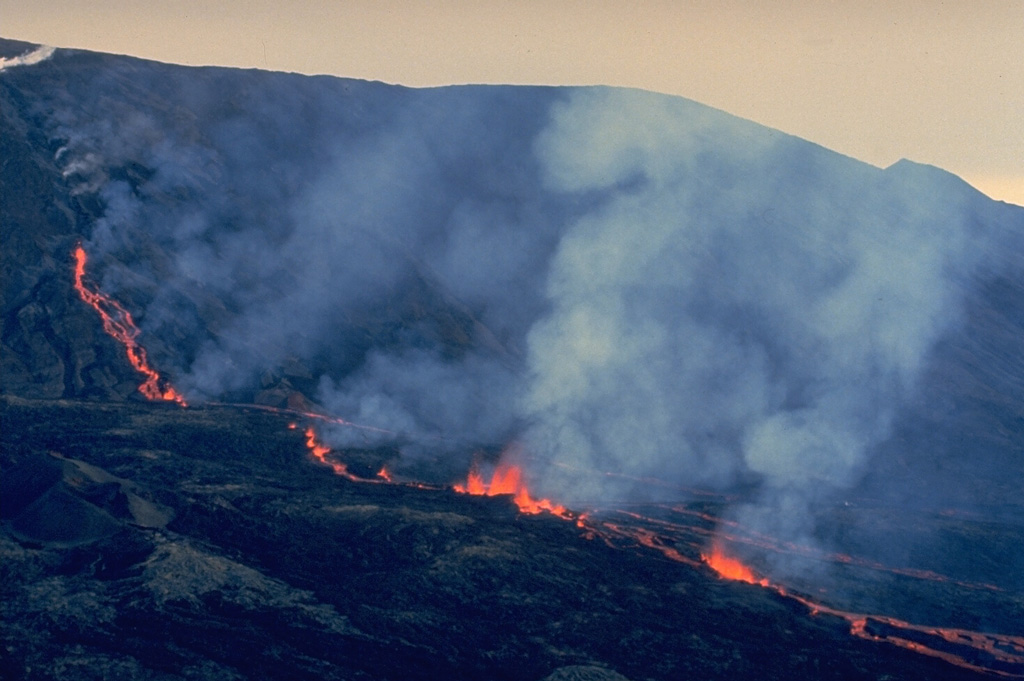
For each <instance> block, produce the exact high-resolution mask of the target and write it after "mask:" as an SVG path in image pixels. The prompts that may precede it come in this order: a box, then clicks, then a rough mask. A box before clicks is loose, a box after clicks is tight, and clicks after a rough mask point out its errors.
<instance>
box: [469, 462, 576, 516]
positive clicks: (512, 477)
mask: <svg viewBox="0 0 1024 681" xmlns="http://www.w3.org/2000/svg"><path fill="white" fill-rule="evenodd" d="M455 491H456V492H460V493H462V494H476V495H482V496H489V497H493V496H498V495H501V494H510V495H512V501H513V502H515V505H516V506H518V507H519V511H520V513H525V514H527V515H537V514H538V513H545V512H546V513H550V514H551V515H554V516H558V517H559V518H564V519H566V520H574V521H576V523H577V524H578V525H581V526H582V522H583V516H582V515H580V514H578V513H573V512H572V511H570V510H569V509H567V508H566V507H565V506H562V505H561V504H556V503H555V502H553V501H551V500H550V499H535V498H534V497H532V496H531V495H530V491H529V489H528V488H527V485H526V482H525V480H523V470H522V468H521V467H520V466H519V465H518V464H515V463H513V462H510V461H508V460H505V459H503V460H501V461H499V462H498V465H497V466H496V467H495V468H494V472H493V473H492V474H491V479H490V480H489V481H488V480H485V478H484V476H483V474H482V473H481V472H480V469H479V466H476V465H475V466H474V467H473V469H472V470H470V471H469V475H468V476H467V477H466V483H465V484H459V485H455Z"/></svg>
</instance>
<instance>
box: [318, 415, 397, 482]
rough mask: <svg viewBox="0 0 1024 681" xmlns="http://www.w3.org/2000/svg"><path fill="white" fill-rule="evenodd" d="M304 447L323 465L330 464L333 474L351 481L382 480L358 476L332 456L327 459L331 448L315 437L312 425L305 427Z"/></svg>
mask: <svg viewBox="0 0 1024 681" xmlns="http://www.w3.org/2000/svg"><path fill="white" fill-rule="evenodd" d="M306 447H308V448H309V453H310V454H312V455H313V458H314V459H316V460H317V461H319V462H320V463H322V464H324V465H325V466H330V468H331V470H332V471H334V474H335V475H340V476H341V477H343V478H346V479H348V480H352V481H353V482H382V481H381V480H371V479H369V478H360V477H359V476H358V475H353V474H352V473H350V472H349V470H348V466H346V465H345V464H343V463H341V462H340V461H336V460H334V459H333V458H331V459H328V458H327V455H328V454H330V453H331V448H330V447H328V446H327V445H325V444H324V443H323V442H321V441H320V440H318V439H317V437H316V431H315V430H313V427H312V426H310V427H309V428H306Z"/></svg>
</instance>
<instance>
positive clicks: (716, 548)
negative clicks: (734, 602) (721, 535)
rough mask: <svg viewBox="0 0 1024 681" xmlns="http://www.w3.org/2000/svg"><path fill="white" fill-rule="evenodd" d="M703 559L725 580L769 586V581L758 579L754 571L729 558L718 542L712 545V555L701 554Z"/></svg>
mask: <svg viewBox="0 0 1024 681" xmlns="http://www.w3.org/2000/svg"><path fill="white" fill-rule="evenodd" d="M701 558H703V559H704V562H705V563H707V564H708V566H709V567H710V568H711V569H712V570H714V571H715V572H717V573H718V576H719V577H722V578H724V579H732V580H734V581H738V582H747V583H748V584H760V585H761V586H769V582H768V580H767V579H764V578H761V579H758V578H757V576H756V575H755V574H754V571H753V570H751V569H750V568H749V567H747V566H746V565H744V564H743V563H741V562H740V561H738V560H737V559H735V558H732V557H730V556H727V555H726V554H725V551H724V550H723V549H722V546H721V545H720V544H718V543H717V542H716V543H715V544H714V545H712V547H711V553H710V554H701Z"/></svg>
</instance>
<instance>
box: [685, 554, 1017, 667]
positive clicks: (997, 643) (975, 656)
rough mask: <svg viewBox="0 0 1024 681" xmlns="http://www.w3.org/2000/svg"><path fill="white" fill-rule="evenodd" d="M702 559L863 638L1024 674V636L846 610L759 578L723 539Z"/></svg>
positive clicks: (720, 573) (955, 661)
mask: <svg viewBox="0 0 1024 681" xmlns="http://www.w3.org/2000/svg"><path fill="white" fill-rule="evenodd" d="M701 558H702V559H703V560H704V561H705V562H706V563H707V564H708V566H709V567H711V569H712V570H714V571H715V572H716V573H717V574H718V576H719V577H721V578H723V579H729V580H734V581H741V582H747V583H750V584H758V585H760V586H763V587H766V588H769V589H772V590H773V591H775V592H776V593H778V594H779V595H781V596H785V597H786V598H791V599H793V600H795V601H798V602H800V603H802V604H803V605H804V606H806V607H807V609H808V610H809V611H810V613H811V615H831V616H833V617H839V618H842V619H844V620H846V621H847V622H848V623H849V625H850V634H852V635H853V636H856V637H858V638H863V639H866V640H869V641H877V642H885V643H889V644H891V645H895V646H898V647H900V648H905V649H906V650H912V651H914V652H915V653H919V654H921V655H928V656H929V657H936V658H939V659H941V660H945V661H946V662H948V663H950V664H953V665H956V666H958V667H963V668H965V669H970V670H972V671H978V672H985V673H989V674H995V675H997V676H1001V677H1004V678H1014V679H1020V678H1024V637H1022V636H1011V635H1007V634H988V633H982V632H976V631H969V630H966V629H952V628H946V627H929V626H923V625H919V624H912V623H910V622H906V621H904V620H900V619H896V618H895V617H887V616H884V615H865V614H863V613H853V612H846V611H845V610H839V609H837V608H832V607H829V606H827V605H822V604H820V603H816V602H814V601H812V600H810V599H809V598H805V597H804V596H801V595H799V594H794V593H791V592H789V591H787V590H786V589H785V588H784V587H782V586H780V585H778V584H774V583H772V582H770V581H768V580H767V579H764V578H761V579H758V578H757V576H756V575H755V573H754V571H753V570H752V569H751V568H749V567H747V566H746V565H744V564H743V563H742V562H741V561H739V560H738V559H736V558H732V557H731V556H728V555H727V554H726V553H725V550H724V548H723V547H722V545H721V544H720V543H718V542H716V543H715V544H713V546H712V549H711V553H710V554H702V555H701Z"/></svg>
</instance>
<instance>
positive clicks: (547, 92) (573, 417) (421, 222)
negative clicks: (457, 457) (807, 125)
mask: <svg viewBox="0 0 1024 681" xmlns="http://www.w3.org/2000/svg"><path fill="white" fill-rule="evenodd" d="M228 73H229V74H230V72H228ZM96 77H97V78H107V79H109V80H110V82H108V83H91V84H87V85H83V91H82V92H81V93H76V92H74V91H71V92H70V93H69V95H68V100H67V101H64V102H57V103H55V104H54V106H53V112H52V113H49V114H48V115H49V116H50V118H51V120H52V122H53V123H52V130H53V136H54V137H55V139H58V140H60V141H61V144H62V148H61V149H60V151H59V152H58V154H57V160H58V162H59V163H60V164H61V166H62V167H63V168H64V169H65V174H66V176H67V177H68V180H69V182H71V183H72V184H74V185H75V186H76V187H77V189H76V191H78V192H79V193H80V194H82V195H90V196H92V195H94V196H96V197H98V201H99V203H100V204H101V205H102V210H101V211H100V215H99V216H98V218H97V219H96V220H95V222H94V224H93V225H92V226H91V239H90V241H89V243H88V247H89V249H90V250H91V251H92V253H93V254H94V255H96V256H98V257H97V259H96V261H97V262H99V263H101V264H102V266H103V270H102V272H103V280H102V285H103V287H104V289H105V290H107V291H108V292H111V293H113V294H114V295H118V296H120V297H122V299H127V300H129V301H130V302H131V303H132V304H133V305H135V306H137V307H141V308H142V309H143V314H141V315H140V319H141V321H142V324H143V328H144V332H145V334H146V337H145V338H144V341H145V342H147V344H148V345H149V347H150V348H151V355H152V356H153V358H154V360H155V361H157V362H158V363H162V364H161V366H163V367H166V368H167V369H168V370H169V372H170V373H171V374H172V376H173V379H174V382H175V385H176V386H177V387H179V389H181V390H183V391H184V392H185V393H186V394H187V395H188V396H189V397H191V398H192V399H199V400H202V399H223V398H225V397H226V396H230V395H232V394H235V393H237V392H240V391H243V392H244V391H245V390H250V391H251V390H252V389H253V386H255V385H258V382H259V380H260V376H261V375H263V374H265V373H266V372H268V371H270V372H275V371H278V370H279V369H280V368H281V367H282V366H283V365H285V364H287V363H288V362H293V363H294V362H298V363H299V364H301V366H302V367H303V368H304V369H308V372H309V376H311V380H312V381H313V382H314V384H315V388H314V389H313V390H314V391H315V397H316V398H317V399H318V400H319V401H320V402H321V403H322V404H323V405H325V406H326V407H327V408H329V409H331V410H332V411H333V412H334V413H336V414H337V415H339V416H342V417H343V418H346V419H350V420H352V421H357V422H361V423H366V424H368V425H372V426H375V427H379V428H382V429H386V430H388V431H391V432H392V433H393V434H392V435H380V436H376V437H378V438H379V441H381V442H385V441H386V442H389V443H392V444H398V445H400V446H401V447H403V448H404V449H405V450H406V451H408V452H413V451H416V450H418V449H424V448H426V449H433V450H437V449H445V448H448V449H451V450H463V451H464V450H467V449H471V448H473V447H475V446H482V445H499V446H500V445H501V444H504V443H507V442H509V441H510V440H511V439H513V438H517V439H520V440H521V441H523V442H524V443H525V444H526V448H527V450H528V451H529V452H531V454H532V457H533V458H532V459H531V464H530V472H532V473H533V475H534V476H535V480H534V481H533V483H534V485H535V486H536V487H537V488H538V490H539V491H540V492H541V493H542V494H544V495H545V496H552V497H554V498H556V499H558V500H560V501H565V502H567V503H570V504H571V503H585V504H592V503H600V502H601V501H602V499H605V498H607V496H608V495H612V494H614V495H637V494H644V493H646V492H644V491H642V490H640V489H639V488H638V489H631V488H628V487H625V488H624V487H622V486H618V487H615V488H611V487H609V486H608V485H607V484H606V483H605V482H598V481H599V480H602V478H600V477H599V476H593V475H587V474H586V473H587V472H594V471H613V472H617V473H624V474H628V475H632V476H637V477H643V476H659V477H660V478H662V479H666V480H670V481H674V482H678V483H680V484H701V485H728V484H732V483H736V482H739V481H741V480H751V479H755V480H759V481H760V482H761V483H762V485H763V489H764V494H763V496H762V504H761V505H756V506H753V507H751V508H748V509H746V510H745V511H743V512H744V513H748V514H750V516H751V518H755V520H752V522H758V523H762V524H764V523H774V526H773V527H770V528H769V529H771V530H773V531H777V532H780V533H783V534H784V535H785V536H793V535H794V534H801V533H806V532H808V531H809V529H808V528H807V527H806V526H805V523H804V521H802V520H801V518H802V517H803V516H804V512H805V511H806V509H807V508H808V506H809V505H812V504H813V503H814V502H815V500H816V499H817V498H819V497H822V496H828V495H830V494H832V493H833V492H834V491H835V490H837V489H842V488H844V487H846V486H849V485H851V484H853V483H854V482H855V481H856V480H857V479H858V476H859V475H860V474H861V473H862V471H863V468H864V466H865V465H866V462H867V461H868V459H869V457H870V454H871V451H872V448H873V447H875V446H876V445H878V444H879V443H880V442H882V441H884V440H885V439H886V438H887V437H889V436H890V434H891V432H892V427H893V422H894V419H895V418H896V417H897V415H898V413H899V410H900V409H901V408H902V407H903V406H905V405H907V404H908V403H910V402H912V401H913V400H914V399H915V396H916V393H917V383H918V381H919V378H920V376H921V373H922V370H923V368H924V366H925V365H926V363H927V361H928V357H929V352H930V351H931V349H932V348H933V347H934V346H935V344H936V342H937V341H938V340H939V338H941V336H942V335H943V334H944V333H945V332H947V331H948V330H949V329H950V328H951V327H952V326H953V325H955V324H956V323H957V322H958V319H959V314H960V305H961V294H962V290H963V282H964V281H965V280H967V279H969V277H970V276H971V272H972V271H973V270H974V268H975V267H976V266H977V264H978V262H979V260H980V258H981V257H982V256H983V254H984V253H985V252H986V249H988V248H989V247H990V246H989V243H988V239H989V236H990V235H989V234H987V233H983V227H982V226H980V225H979V224H978V223H977V221H976V220H973V219H972V218H971V213H970V211H969V210H968V206H967V203H968V199H969V198H970V197H971V196H973V194H971V193H970V190H968V189H967V188H966V187H965V186H964V187H961V186H960V185H959V184H956V186H955V188H953V189H950V188H949V187H947V184H948V183H949V182H950V179H949V178H948V177H947V176H945V175H944V174H942V173H941V172H939V171H934V172H931V171H928V170H927V169H923V170H922V169H920V168H918V167H916V166H913V165H912V164H898V165H897V166H896V167H894V168H892V169H890V170H887V171H881V170H878V169H875V168H872V167H869V166H866V165H864V164H861V163H859V162H856V161H853V160H852V159H847V158H844V157H841V156H839V155H837V154H834V153H831V152H828V151H826V150H824V149H821V148H819V147H816V146H815V145H812V144H809V143H807V142H804V141H801V140H798V139H795V138H792V137H789V136H787V135H784V134H782V133H778V132H776V131H772V130H769V129H766V128H763V127H761V126H757V125H755V124H753V123H750V122H747V121H743V120H740V119H736V118H733V117H731V116H729V115H727V114H724V113H722V112H719V111H715V110H712V109H709V108H707V107H703V106H701V105H698V104H696V103H693V102H689V101H686V100H682V99H678V98H672V97H665V96H660V95H654V94H648V93H643V92H637V91H625V90H615V89H606V88H587V89H561V90H552V89H535V88H449V89H441V90H424V91H405V90H401V89H397V88H388V87H385V86H381V85H377V84H370V83H356V82H350V81H343V80H337V79H324V80H317V81H309V80H303V79H300V78H297V77H289V76H281V75H273V74H263V75H262V76H260V79H261V80H260V81H259V82H258V87H254V88H249V89H247V90H241V89H239V87H238V86H237V85H232V84H231V83H232V82H234V81H231V80H230V77H229V76H228V75H225V74H224V73H223V72H219V71H210V72H206V73H205V75H203V76H202V77H199V76H197V75H194V74H189V75H187V76H185V75H182V74H178V75H177V76H176V77H175V78H171V79H169V82H165V83H161V84H159V85H158V84H153V85H151V86H150V87H151V88H152V89H153V93H152V94H151V95H149V96H153V97H158V98H160V99H161V101H166V102H173V103H175V104H174V105H173V106H171V105H168V106H169V108H170V110H171V111H172V114H171V115H170V117H169V118H167V119H166V120H165V119H161V120H154V119H151V118H149V117H147V116H146V115H143V114H141V113H140V112H139V110H136V109H133V108H131V107H130V106H129V105H123V108H110V101H105V102H97V101H95V98H92V97H90V96H89V95H88V93H87V92H86V91H85V89H86V87H90V88H93V89H94V90H98V91H105V90H104V88H110V87H113V88H115V90H116V88H118V87H121V86H120V85H119V84H118V81H117V78H118V74H117V72H116V70H114V71H113V72H108V73H107V75H105V76H96ZM253 77H254V78H255V77H256V76H253ZM314 85H315V87H314ZM101 104H102V106H105V107H107V108H104V109H102V114H103V115H98V111H99V110H100V107H101ZM175 107H176V108H175ZM100 121H102V122H100ZM947 190H948V191H947ZM965 197H967V198H965ZM438 310H442V311H443V312H441V313H438V312H437V311H438ZM300 373H301V372H300ZM333 437H334V438H335V441H336V442H339V443H345V442H346V441H348V440H347V438H354V437H358V438H366V437H367V435H366V433H365V432H363V433H358V434H353V433H352V432H351V431H344V430H339V431H338V432H337V433H334V434H333ZM351 441H352V442H354V441H355V440H351ZM360 441H365V440H360ZM766 509H768V510H771V511H772V512H771V513H765V510H766ZM780 511H784V512H780ZM769 519H770V520H769Z"/></svg>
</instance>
